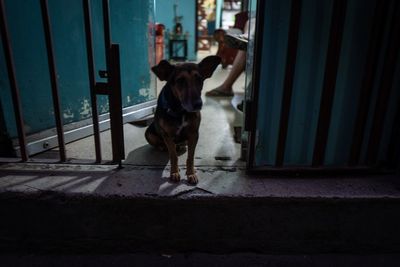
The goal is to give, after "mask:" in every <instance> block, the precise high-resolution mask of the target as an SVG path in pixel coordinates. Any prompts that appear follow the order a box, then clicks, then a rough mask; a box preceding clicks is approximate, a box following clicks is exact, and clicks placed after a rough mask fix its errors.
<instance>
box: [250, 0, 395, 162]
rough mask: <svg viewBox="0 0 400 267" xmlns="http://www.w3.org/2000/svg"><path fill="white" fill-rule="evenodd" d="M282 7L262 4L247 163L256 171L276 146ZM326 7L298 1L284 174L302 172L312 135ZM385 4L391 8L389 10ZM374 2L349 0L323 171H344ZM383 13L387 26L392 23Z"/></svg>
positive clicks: (269, 1)
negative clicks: (253, 135)
mask: <svg viewBox="0 0 400 267" xmlns="http://www.w3.org/2000/svg"><path fill="white" fill-rule="evenodd" d="M290 3H291V1H290V0H282V1H275V0H266V1H265V10H264V32H262V33H258V34H262V36H263V45H262V53H261V55H258V56H260V57H261V62H262V64H261V70H260V72H261V74H260V88H259V98H258V99H257V100H256V101H258V106H259V110H258V118H257V130H258V138H257V145H256V155H255V156H256V157H255V160H256V161H255V163H256V165H257V166H271V165H274V164H275V155H276V148H277V142H278V133H279V121H280V113H281V101H282V93H283V80H284V73H285V63H286V50H287V43H288V28H289V16H290ZM332 3H333V1H319V0H303V1H302V7H301V13H302V14H301V21H300V25H299V26H300V30H299V41H298V47H297V49H298V50H297V62H296V68H295V76H294V87H293V94H292V102H291V110H290V116H289V125H288V126H289V128H288V135H287V141H286V150H285V158H284V164H285V165H286V166H294V165H295V166H301V165H307V166H309V165H310V164H311V162H312V153H313V148H314V141H315V135H316V129H317V121H318V115H319V107H320V99H321V92H322V84H323V77H324V71H325V60H326V52H327V47H328V38H329V29H330V21H331V13H332ZM391 3H392V4H393V3H394V1H392V2H391ZM375 4H376V0H349V1H347V12H346V19H345V25H344V31H343V41H342V47H341V54H340V58H339V67H338V74H337V80H336V88H335V95H334V99H333V107H332V117H331V124H330V128H329V135H328V143H327V147H326V153H325V162H324V165H327V166H343V165H346V163H347V162H348V159H349V155H350V148H351V142H352V134H353V126H354V121H355V116H356V111H357V104H358V97H359V94H360V88H361V81H362V75H363V71H364V65H365V62H366V57H367V48H368V42H369V37H370V33H371V25H372V21H373V15H374V9H375ZM394 12H396V11H395V10H394V8H393V7H391V8H389V14H387V20H388V21H389V19H390V17H391V16H393V15H395V13H394ZM388 28H389V27H385V29H386V32H385V33H384V35H385V36H386V37H385V41H384V45H383V47H382V50H381V51H380V61H379V64H378V75H377V77H378V78H377V79H376V82H379V81H380V77H381V74H382V73H381V71H380V70H381V69H382V59H383V55H384V50H385V49H386V47H387V45H388V41H387V36H388ZM399 77H400V59H399V58H398V60H397V67H396V74H395V81H394V83H393V87H392V89H391V95H390V102H389V105H388V109H387V113H386V118H385V124H384V129H383V136H382V140H381V143H380V151H379V159H378V160H383V159H385V155H386V151H387V148H388V143H389V140H390V133H391V132H392V128H393V124H394V116H395V112H396V110H397V108H398V105H399V103H398V99H399V95H400V78H399ZM377 90H378V86H377V84H375V86H374V91H373V96H372V101H371V108H370V113H369V121H368V123H367V126H366V136H365V138H364V141H365V142H364V144H363V150H362V155H361V158H362V159H361V162H362V161H363V158H364V157H365V154H366V147H367V141H368V133H369V132H370V130H371V124H372V113H373V110H374V107H375V106H374V105H375V102H376V97H375V96H376V94H377Z"/></svg>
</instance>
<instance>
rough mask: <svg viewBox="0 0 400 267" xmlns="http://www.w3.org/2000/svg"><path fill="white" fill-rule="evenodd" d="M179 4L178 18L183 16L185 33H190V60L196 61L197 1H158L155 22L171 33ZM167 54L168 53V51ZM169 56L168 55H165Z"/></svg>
mask: <svg viewBox="0 0 400 267" xmlns="http://www.w3.org/2000/svg"><path fill="white" fill-rule="evenodd" d="M175 3H177V4H178V8H177V13H178V16H183V20H182V26H183V31H184V32H186V31H188V32H189V35H190V36H189V40H188V59H189V60H193V61H195V60H196V59H197V55H196V52H195V35H196V31H195V30H196V17H195V11H196V0H180V1H177V0H156V15H155V21H156V22H157V23H162V24H164V25H165V28H166V29H169V30H170V31H172V30H173V28H174V4H175ZM166 52H167V51H166ZM164 55H165V56H167V53H164Z"/></svg>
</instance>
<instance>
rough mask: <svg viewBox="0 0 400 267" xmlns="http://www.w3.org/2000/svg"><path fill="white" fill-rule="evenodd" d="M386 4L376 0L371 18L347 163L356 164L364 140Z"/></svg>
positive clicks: (386, 8)
mask: <svg viewBox="0 0 400 267" xmlns="http://www.w3.org/2000/svg"><path fill="white" fill-rule="evenodd" d="M387 10H388V4H387V2H386V1H377V2H376V7H375V14H374V19H373V26H372V27H373V28H372V32H371V35H370V38H369V45H368V52H367V59H366V63H365V68H364V76H363V80H362V83H361V88H360V95H359V97H358V99H359V100H358V110H357V115H356V120H355V123H354V131H353V138H352V145H351V150H350V158H349V165H350V166H354V165H357V164H358V162H359V159H360V153H361V146H362V143H363V140H364V131H365V125H366V123H367V118H368V109H369V106H370V102H371V94H372V88H373V86H374V83H375V78H376V68H377V65H378V59H379V51H380V48H381V46H382V40H383V33H384V28H385V18H386V17H385V14H387Z"/></svg>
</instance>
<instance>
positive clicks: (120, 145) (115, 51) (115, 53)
mask: <svg viewBox="0 0 400 267" xmlns="http://www.w3.org/2000/svg"><path fill="white" fill-rule="evenodd" d="M109 70H110V86H111V88H112V92H111V94H110V95H109V101H110V107H111V108H110V127H111V140H112V153H113V162H116V163H118V164H119V165H120V166H121V160H122V159H124V158H125V148H124V128H123V119H122V97H121V71H120V56H119V45H117V44H112V45H111V49H110V69H109Z"/></svg>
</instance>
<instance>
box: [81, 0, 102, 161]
mask: <svg viewBox="0 0 400 267" xmlns="http://www.w3.org/2000/svg"><path fill="white" fill-rule="evenodd" d="M83 11H84V18H85V34H86V54H87V62H88V73H89V86H90V100H91V103H92V120H93V135H94V147H95V152H96V162H97V163H100V162H101V143H100V130H99V115H98V111H97V97H96V89H95V86H96V78H95V77H96V76H95V70H94V56H93V40H92V36H93V35H92V15H91V11H90V0H83Z"/></svg>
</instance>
